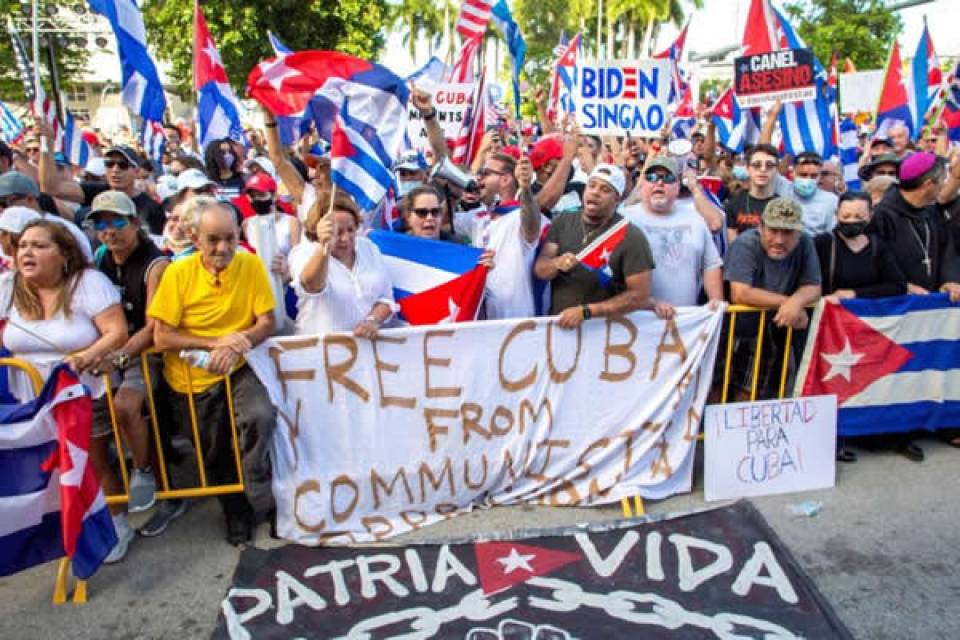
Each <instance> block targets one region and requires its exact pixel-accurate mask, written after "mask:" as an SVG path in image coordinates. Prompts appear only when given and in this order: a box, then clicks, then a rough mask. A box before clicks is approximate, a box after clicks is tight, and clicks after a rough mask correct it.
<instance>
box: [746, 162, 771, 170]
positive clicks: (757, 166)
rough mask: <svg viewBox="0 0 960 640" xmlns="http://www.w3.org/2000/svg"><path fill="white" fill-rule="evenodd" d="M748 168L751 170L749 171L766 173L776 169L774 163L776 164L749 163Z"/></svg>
mask: <svg viewBox="0 0 960 640" xmlns="http://www.w3.org/2000/svg"><path fill="white" fill-rule="evenodd" d="M750 168H751V169H766V170H767V171H769V170H770V169H776V168H777V163H776V162H751V163H750Z"/></svg>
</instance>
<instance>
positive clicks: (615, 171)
mask: <svg viewBox="0 0 960 640" xmlns="http://www.w3.org/2000/svg"><path fill="white" fill-rule="evenodd" d="M594 178H596V179H597V180H603V181H604V182H606V183H607V184H608V185H610V186H611V187H613V190H614V191H616V192H617V195H618V196H622V195H623V192H624V190H625V189H626V188H627V179H626V177H625V176H624V175H623V171H621V170H620V167H618V166H617V165H615V164H609V163H606V162H603V163H600V164H598V165H597V166H596V167H594V169H593V171H591V172H590V180H593V179H594Z"/></svg>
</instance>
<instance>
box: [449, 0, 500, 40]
mask: <svg viewBox="0 0 960 640" xmlns="http://www.w3.org/2000/svg"><path fill="white" fill-rule="evenodd" d="M492 9H493V1H492V0H463V5H461V7H460V16H459V17H458V18H457V27H456V28H457V33H459V34H460V35H461V36H463V38H464V40H480V39H481V38H483V34H484V33H485V32H486V30H487V22H488V21H489V20H490V11H491V10H492Z"/></svg>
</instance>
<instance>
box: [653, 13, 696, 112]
mask: <svg viewBox="0 0 960 640" xmlns="http://www.w3.org/2000/svg"><path fill="white" fill-rule="evenodd" d="M690 19H691V20H692V16H691V18H690ZM689 29H690V20H687V24H685V25H684V26H683V29H682V30H681V31H680V35H678V36H677V38H676V40H674V41H673V44H671V45H670V46H669V47H667V48H666V49H664V50H663V51H661V52H660V53H658V54H656V55H654V56H653V57H654V58H655V59H666V60H669V61H670V71H671V76H672V81H671V83H670V98H669V100H668V103H670V104H672V103H675V102H676V101H677V100H682V98H683V96H684V94H685V93H686V92H687V90H688V89H689V83H688V82H687V80H686V78H685V77H684V73H683V69H681V68H680V60H682V59H683V48H684V46H686V43H687V31H688V30H689Z"/></svg>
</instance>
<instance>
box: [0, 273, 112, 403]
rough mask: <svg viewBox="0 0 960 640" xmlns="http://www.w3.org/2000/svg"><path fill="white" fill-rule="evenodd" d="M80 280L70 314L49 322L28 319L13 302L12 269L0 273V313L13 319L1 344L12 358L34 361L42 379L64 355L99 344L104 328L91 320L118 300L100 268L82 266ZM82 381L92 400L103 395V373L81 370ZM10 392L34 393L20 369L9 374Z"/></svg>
mask: <svg viewBox="0 0 960 640" xmlns="http://www.w3.org/2000/svg"><path fill="white" fill-rule="evenodd" d="M79 278H80V280H79V282H78V283H77V287H76V289H75V290H74V292H73V297H72V303H71V309H70V311H71V313H70V317H69V318H65V317H64V315H63V311H58V312H57V315H55V316H54V317H53V318H50V319H49V320H25V319H24V318H23V317H21V316H20V313H19V312H18V311H17V308H16V306H14V305H13V304H11V296H12V295H13V273H12V272H11V273H10V274H9V275H8V274H4V276H3V277H0V315H2V316H3V317H4V318H9V322H8V323H7V326H6V328H5V329H4V331H3V346H4V347H6V348H7V349H9V350H10V351H11V352H12V353H13V355H14V357H17V358H21V359H23V360H26V361H27V362H29V363H30V364H32V365H33V366H34V367H35V368H36V369H37V371H38V372H39V373H40V376H41V377H42V378H44V379H46V377H47V376H48V375H49V374H50V372H51V371H52V370H53V368H54V367H55V366H56V365H57V364H59V363H61V362H63V359H64V357H66V355H68V354H70V353H74V352H76V351H81V350H83V349H86V348H87V347H89V346H90V345H91V344H93V343H94V342H96V341H97V340H98V339H99V338H100V331H99V330H98V329H97V326H96V325H95V324H94V322H93V319H94V318H95V317H96V316H98V315H100V313H102V312H103V311H105V310H106V309H107V308H108V307H110V306H112V305H115V304H120V294H119V293H118V292H117V289H116V287H114V286H113V283H111V282H110V280H108V279H107V277H106V276H105V275H103V274H102V273H100V272H99V271H97V270H96V269H84V271H83V273H81V274H80V276H79ZM40 337H42V338H43V339H42V340H41V339H40ZM80 380H81V382H83V383H84V384H85V385H87V387H89V388H90V391H91V394H92V395H93V397H94V398H99V397H100V396H101V395H103V392H104V386H103V378H102V377H101V376H92V375H88V374H83V375H81V376H80ZM10 391H11V392H12V393H13V395H14V396H16V397H17V399H19V400H21V401H26V400H28V399H30V398H33V396H34V394H33V387H32V385H31V384H30V380H29V378H28V377H27V376H26V375H24V374H21V373H20V372H14V373H11V375H10Z"/></svg>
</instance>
